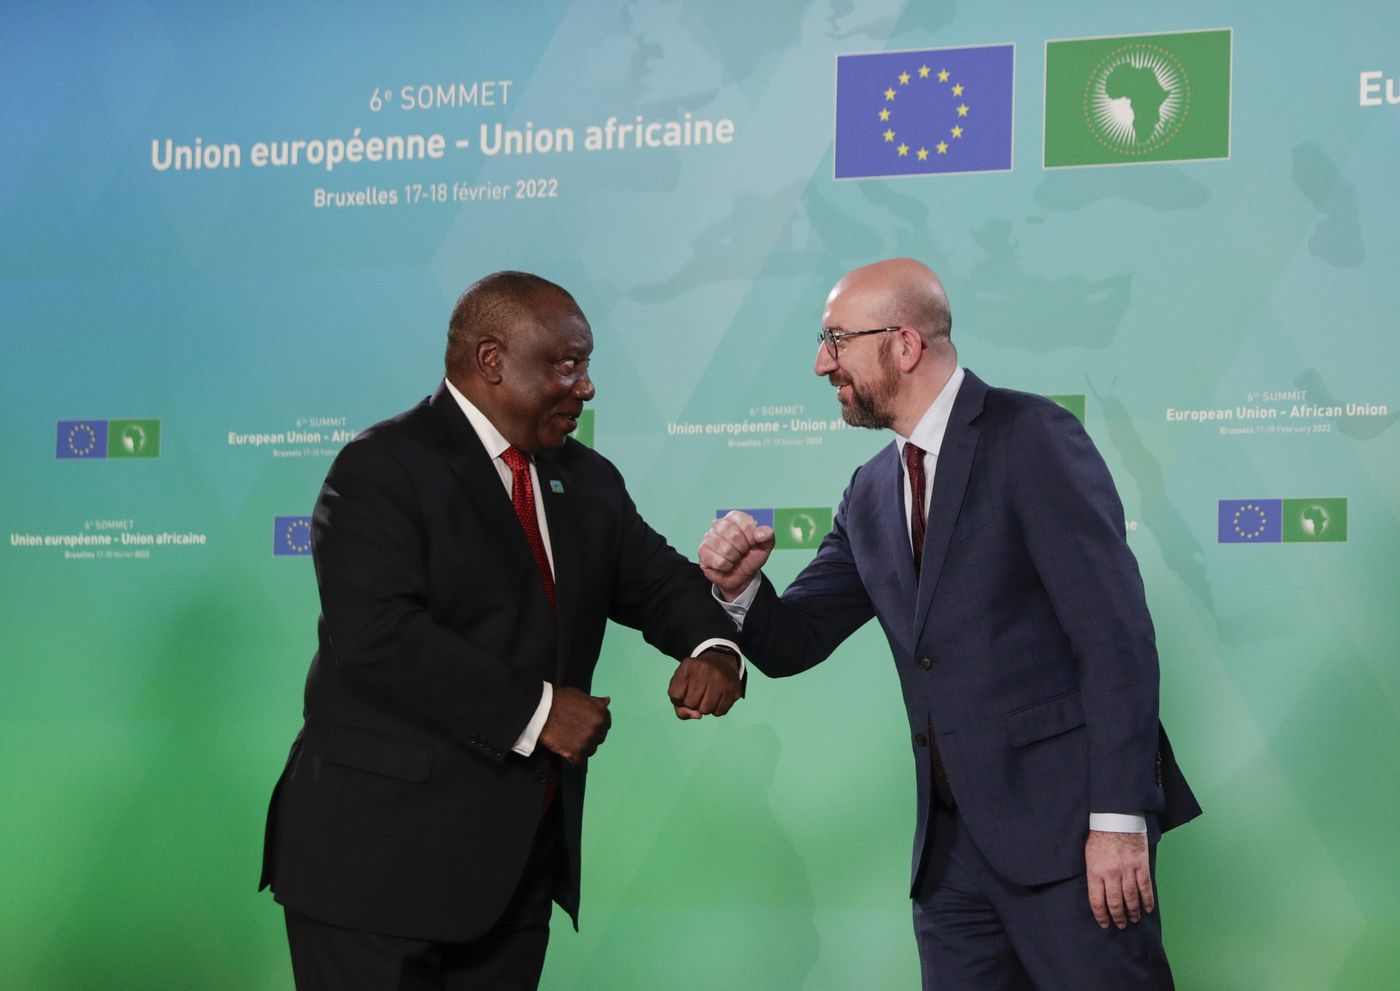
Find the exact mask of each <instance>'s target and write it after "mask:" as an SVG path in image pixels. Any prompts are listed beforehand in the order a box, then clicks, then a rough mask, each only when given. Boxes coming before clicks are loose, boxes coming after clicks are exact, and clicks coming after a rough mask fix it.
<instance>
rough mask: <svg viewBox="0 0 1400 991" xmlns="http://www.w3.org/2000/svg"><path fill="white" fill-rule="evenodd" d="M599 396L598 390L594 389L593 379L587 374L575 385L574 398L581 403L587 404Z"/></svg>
mask: <svg viewBox="0 0 1400 991" xmlns="http://www.w3.org/2000/svg"><path fill="white" fill-rule="evenodd" d="M597 394H598V390H597V389H595V388H593V379H591V378H589V377H588V375H587V374H585V375H584V376H583V378H581V379H579V380H578V381H577V382H575V383H574V398H575V399H577V400H578V401H579V402H583V403H586V402H588V401H589V400H590V399H592V398H593V397H594V396H596V395H597Z"/></svg>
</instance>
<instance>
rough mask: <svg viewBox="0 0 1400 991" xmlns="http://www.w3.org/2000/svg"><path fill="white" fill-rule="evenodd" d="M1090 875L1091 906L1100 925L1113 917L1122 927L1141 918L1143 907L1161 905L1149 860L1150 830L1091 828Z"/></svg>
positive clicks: (1086, 861) (1149, 908)
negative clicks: (1147, 832) (1120, 831)
mask: <svg viewBox="0 0 1400 991" xmlns="http://www.w3.org/2000/svg"><path fill="white" fill-rule="evenodd" d="M1084 866H1085V870H1086V872H1087V874H1088V878H1089V907H1090V908H1091V909H1093V912H1094V918H1095V919H1097V920H1098V923H1099V925H1100V926H1101V927H1102V928H1104V929H1107V928H1108V924H1109V919H1110V918H1111V919H1112V920H1113V924H1114V925H1116V926H1117V927H1118V928H1119V929H1126V928H1127V927H1128V923H1129V922H1137V921H1138V920H1139V919H1141V918H1142V913H1143V911H1144V910H1145V911H1148V912H1151V911H1152V910H1153V909H1154V908H1156V907H1157V900H1156V898H1155V897H1154V896H1153V894H1152V871H1151V869H1150V867H1149V865H1148V860H1147V834H1146V833H1107V832H1103V831H1101V830H1097V829H1091V830H1089V839H1088V841H1087V842H1086V843H1085V844H1084Z"/></svg>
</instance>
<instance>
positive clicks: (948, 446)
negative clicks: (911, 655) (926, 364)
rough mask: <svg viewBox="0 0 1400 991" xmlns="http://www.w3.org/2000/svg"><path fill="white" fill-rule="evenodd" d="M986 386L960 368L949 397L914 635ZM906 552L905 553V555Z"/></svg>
mask: <svg viewBox="0 0 1400 991" xmlns="http://www.w3.org/2000/svg"><path fill="white" fill-rule="evenodd" d="M986 396H987V386H986V384H985V383H984V382H983V381H982V380H981V379H979V378H978V377H977V376H976V375H973V374H972V372H970V371H964V378H963V383H962V387H961V388H960V389H958V395H957V398H956V399H954V400H953V410H952V413H951V414H950V415H949V417H948V429H947V431H946V432H945V433H944V434H943V446H942V447H941V448H940V449H939V451H938V461H937V463H936V467H935V468H934V475H933V493H932V495H931V496H930V498H929V507H928V521H927V522H928V528H927V530H926V531H925V533H924V561H923V566H922V567H921V568H920V571H919V602H918V607H917V608H916V610H915V612H914V639H915V641H917V640H918V637H919V631H921V630H922V629H923V628H924V624H925V623H926V622H927V621H928V612H929V607H930V606H931V605H932V604H933V594H934V592H935V591H937V589H938V579H939V577H940V576H941V575H942V572H943V562H944V560H946V558H947V556H948V546H949V544H951V543H952V540H953V529H954V527H956V525H957V522H958V515H959V513H961V512H962V503H963V495H964V493H966V492H967V479H968V476H969V475H971V473H972V461H973V456H974V455H975V454H976V453H977V440H978V437H979V436H980V434H981V431H980V430H979V429H978V428H977V427H975V426H973V421H974V420H976V419H977V417H979V416H980V415H981V414H982V403H983V400H984V399H986ZM906 556H907V555H906Z"/></svg>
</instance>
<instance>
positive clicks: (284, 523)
mask: <svg viewBox="0 0 1400 991" xmlns="http://www.w3.org/2000/svg"><path fill="white" fill-rule="evenodd" d="M272 553H273V554H274V555H275V556H277V557H288V556H300V555H307V554H310V553H311V517H310V516H278V517H276V518H275V519H274V520H273V524H272Z"/></svg>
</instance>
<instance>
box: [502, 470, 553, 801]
mask: <svg viewBox="0 0 1400 991" xmlns="http://www.w3.org/2000/svg"><path fill="white" fill-rule="evenodd" d="M501 460H502V461H504V462H505V463H506V466H507V467H509V468H510V501H511V503H512V504H514V506H515V515H516V516H518V517H520V526H521V527H522V528H523V529H524V530H525V539H526V540H527V541H529V542H530V553H531V554H532V555H534V558H535V567H537V568H539V569H540V581H542V582H544V594H545V598H547V599H548V600H549V611H550V612H551V613H552V612H554V572H553V571H551V570H550V568H549V555H548V554H546V553H545V552H544V537H542V536H541V535H540V518H539V517H538V516H536V515H535V487H534V486H533V485H531V484H530V458H529V456H528V455H527V454H526V453H525V452H524V451H522V450H520V449H519V448H518V447H508V448H506V449H505V450H504V451H502V452H501ZM558 794H559V762H558V761H557V760H554V759H552V758H551V759H550V761H549V776H548V777H547V778H546V779H545V783H544V800H543V802H542V803H541V805H540V808H541V814H543V813H544V812H548V811H549V808H550V806H552V805H553V804H554V800H555V798H556V797H557V796H558Z"/></svg>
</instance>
